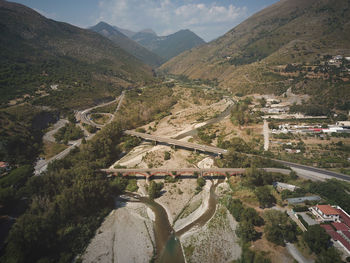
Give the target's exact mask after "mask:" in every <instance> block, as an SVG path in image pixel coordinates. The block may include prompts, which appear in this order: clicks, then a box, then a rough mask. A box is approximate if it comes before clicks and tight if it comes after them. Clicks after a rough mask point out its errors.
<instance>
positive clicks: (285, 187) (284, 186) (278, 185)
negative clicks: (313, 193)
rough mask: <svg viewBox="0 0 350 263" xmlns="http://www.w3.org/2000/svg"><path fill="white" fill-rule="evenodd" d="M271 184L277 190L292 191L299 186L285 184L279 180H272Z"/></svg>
mask: <svg viewBox="0 0 350 263" xmlns="http://www.w3.org/2000/svg"><path fill="white" fill-rule="evenodd" d="M273 186H274V187H275V188H276V189H277V190H278V191H283V190H289V191H292V192H294V191H295V189H297V188H299V187H298V186H295V185H292V184H285V183H281V182H274V183H273Z"/></svg>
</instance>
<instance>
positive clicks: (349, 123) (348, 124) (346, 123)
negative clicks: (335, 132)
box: [336, 121, 350, 129]
mask: <svg viewBox="0 0 350 263" xmlns="http://www.w3.org/2000/svg"><path fill="white" fill-rule="evenodd" d="M336 124H337V126H340V127H344V128H348V129H350V121H338V122H337V123H336Z"/></svg>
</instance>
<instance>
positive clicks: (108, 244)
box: [82, 203, 155, 263]
mask: <svg viewBox="0 0 350 263" xmlns="http://www.w3.org/2000/svg"><path fill="white" fill-rule="evenodd" d="M146 209H147V207H146V206H145V205H144V204H141V203H118V208H117V209H115V210H113V211H112V212H111V213H110V214H109V215H108V216H107V217H106V219H105V221H104V222H103V224H102V225H101V227H100V228H99V229H98V230H97V232H96V235H95V237H94V238H93V239H92V240H91V242H90V244H89V246H88V247H87V249H86V251H85V253H84V255H83V256H82V260H83V262H84V263H85V262H86V263H89V262H91V263H92V262H94V263H95V262H118V263H119V262H120V263H123V262H125V263H129V262H145V263H146V262H149V260H150V259H151V258H152V256H153V246H154V243H155V241H154V235H153V223H152V220H151V219H150V218H149V216H148V214H149V213H150V212H149V211H147V210H146ZM147 212H148V213H147ZM151 217H152V212H151Z"/></svg>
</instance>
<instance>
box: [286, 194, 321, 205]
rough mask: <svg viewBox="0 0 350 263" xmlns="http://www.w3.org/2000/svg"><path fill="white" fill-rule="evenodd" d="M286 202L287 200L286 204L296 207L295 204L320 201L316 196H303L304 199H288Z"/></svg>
mask: <svg viewBox="0 0 350 263" xmlns="http://www.w3.org/2000/svg"><path fill="white" fill-rule="evenodd" d="M286 200H287V202H288V204H290V205H296V204H301V203H305V202H306V201H308V202H312V201H320V200H321V197H319V196H318V195H311V196H304V197H295V198H288V199H286Z"/></svg>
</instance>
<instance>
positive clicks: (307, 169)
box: [125, 131, 350, 182]
mask: <svg viewBox="0 0 350 263" xmlns="http://www.w3.org/2000/svg"><path fill="white" fill-rule="evenodd" d="M125 134H128V135H132V136H137V137H140V138H143V139H145V140H150V141H157V142H161V143H166V144H169V145H177V146H180V147H183V148H187V149H193V150H198V151H202V152H207V153H214V154H227V153H228V151H227V150H225V149H221V148H218V147H213V146H206V145H200V144H195V143H189V142H183V141H179V140H175V139H170V138H164V137H160V136H155V135H150V134H146V133H140V132H135V131H125ZM246 155H247V156H251V157H262V156H258V155H252V154H246ZM262 158H264V157H262ZM272 160H273V161H276V162H278V163H281V164H283V165H285V166H287V167H291V168H294V169H295V170H296V171H297V172H298V174H302V175H304V177H306V178H308V179H309V178H310V179H317V180H325V179H331V178H336V179H340V180H345V181H349V182H350V176H348V175H345V174H341V173H337V172H332V171H329V170H325V169H321V168H316V167H311V166H306V165H301V164H297V163H291V162H287V161H282V160H277V159H272Z"/></svg>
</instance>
